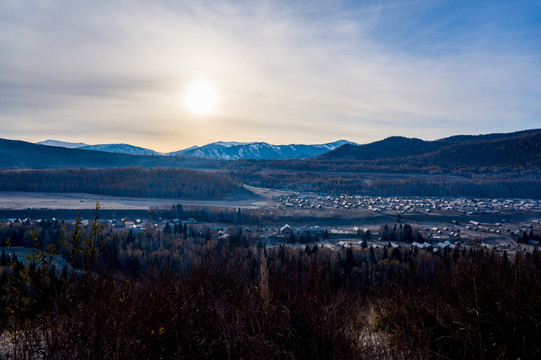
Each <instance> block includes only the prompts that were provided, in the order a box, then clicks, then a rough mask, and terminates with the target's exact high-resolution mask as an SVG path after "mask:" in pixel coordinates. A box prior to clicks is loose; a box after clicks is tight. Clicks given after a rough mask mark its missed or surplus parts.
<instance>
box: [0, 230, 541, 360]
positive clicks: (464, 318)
mask: <svg viewBox="0 0 541 360" xmlns="http://www.w3.org/2000/svg"><path fill="white" fill-rule="evenodd" d="M20 226H22V225H20ZM25 226H29V227H28V228H26V230H27V231H32V230H34V231H37V232H39V231H45V232H47V231H50V230H51V231H54V229H58V226H60V225H55V224H47V225H45V228H41V229H39V228H36V229H30V227H31V226H30V225H28V224H27V225H25ZM403 229H404V227H403ZM404 231H406V230H404ZM231 232H232V235H233V232H237V234H238V235H239V236H240V237H239V240H240V241H221V240H218V239H217V238H216V236H215V235H214V234H212V232H211V230H210V229H207V231H205V230H204V228H198V227H196V226H192V229H191V230H190V229H188V231H187V232H186V233H183V232H181V233H179V234H178V235H174V234H171V233H169V234H165V233H164V232H160V231H156V229H153V228H148V229H147V230H146V231H145V232H143V233H141V234H137V235H135V234H134V233H132V232H130V231H125V232H120V233H118V232H115V233H111V232H109V230H108V229H107V228H100V227H99V222H97V221H96V222H92V223H91V224H89V225H88V226H87V227H83V226H81V225H80V223H76V224H75V225H70V226H69V227H66V228H65V229H64V232H63V234H64V235H63V236H64V238H65V240H64V241H63V242H62V243H60V242H58V244H59V246H61V247H62V248H60V249H57V250H59V251H61V252H65V253H66V254H67V255H69V256H72V255H75V257H73V258H71V259H70V261H69V262H70V264H72V266H73V267H75V268H77V269H79V270H78V271H74V270H73V268H66V269H64V270H63V271H55V270H54V269H53V266H52V265H51V264H52V263H51V261H50V260H49V257H50V256H52V254H51V253H52V249H51V247H50V246H49V249H47V251H42V250H39V249H38V246H36V245H35V246H34V248H35V249H34V250H33V251H32V252H31V253H30V255H29V256H28V258H27V260H26V262H25V263H22V262H20V261H18V260H15V259H14V258H13V257H10V256H6V257H4V256H2V264H1V265H0V330H2V331H3V332H4V334H7V336H8V338H9V341H10V347H9V348H8V349H7V350H3V351H5V352H4V353H2V354H1V355H2V356H4V357H8V356H12V357H15V358H33V357H36V356H37V354H41V356H44V357H45V358H100V359H109V358H111V359H112V358H134V359H143V358H163V359H169V358H170V359H173V358H261V359H274V358H284V357H287V358H299V359H308V358H310V359H311V358H336V359H356V358H357V359H381V358H386V359H403V358H408V359H415V358H418V359H426V358H441V359H446V358H476V359H486V358H491V359H492V358H522V359H537V358H539V356H540V355H541V346H540V343H539V341H538V340H539V338H540V336H541V308H540V307H539V303H540V301H541V254H540V253H539V252H538V251H537V249H535V250H534V251H533V252H532V253H521V252H518V253H516V254H513V256H507V254H504V255H498V254H496V253H493V252H490V251H485V250H472V249H469V250H467V249H455V250H454V251H447V250H445V251H440V252H432V251H424V250H416V249H413V250H410V249H409V248H391V247H387V246H382V247H380V248H378V249H376V248H374V247H370V248H366V249H360V248H356V249H353V248H351V247H343V248H342V249H341V250H340V251H331V250H330V249H327V248H324V247H320V246H318V245H313V246H312V245H308V246H306V247H305V248H304V249H302V248H297V249H293V248H289V247H288V246H284V245H281V246H278V247H275V248H269V247H265V246H264V244H259V245H258V246H255V247H249V246H248V245H249V244H250V242H249V241H247V239H246V237H245V235H244V234H242V232H241V231H240V232H239V231H238V229H237V230H235V229H232V230H231ZM36 242H37V241H36ZM252 244H254V242H252ZM68 258H69V257H68ZM77 259H79V260H77Z"/></svg>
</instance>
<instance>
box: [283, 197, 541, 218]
mask: <svg viewBox="0 0 541 360" xmlns="http://www.w3.org/2000/svg"><path fill="white" fill-rule="evenodd" d="M274 200H275V201H276V202H278V203H280V204H281V205H282V206H285V207H287V208H316V209H322V208H335V209H366V210H371V211H374V212H388V211H394V212H401V213H417V214H420V213H431V212H441V211H451V212H454V213H460V214H465V215H478V214H497V213H500V212H505V211H532V210H534V211H535V210H539V211H541V200H525V199H492V200H486V199H485V200H482V199H469V198H468V199H467V198H435V197H426V198H420V197H381V196H378V197H374V196H360V195H339V196H332V195H328V196H313V195H301V196H287V197H285V196H277V197H274Z"/></svg>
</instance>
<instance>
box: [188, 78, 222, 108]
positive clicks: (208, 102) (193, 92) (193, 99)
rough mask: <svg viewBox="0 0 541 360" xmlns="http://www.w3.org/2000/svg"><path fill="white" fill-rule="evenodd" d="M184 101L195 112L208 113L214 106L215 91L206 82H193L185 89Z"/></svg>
mask: <svg viewBox="0 0 541 360" xmlns="http://www.w3.org/2000/svg"><path fill="white" fill-rule="evenodd" d="M184 103H185V105H186V107H187V108H188V110H189V111H191V112H193V113H195V114H199V115H207V114H210V113H212V111H213V110H214V108H215V106H216V91H215V90H214V88H213V87H212V86H211V85H210V84H208V83H204V82H197V83H193V84H191V85H190V86H189V87H188V89H187V91H186V94H185V97H184Z"/></svg>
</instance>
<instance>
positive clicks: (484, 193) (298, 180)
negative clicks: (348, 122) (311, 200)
mask: <svg viewBox="0 0 541 360" xmlns="http://www.w3.org/2000/svg"><path fill="white" fill-rule="evenodd" d="M232 177H233V178H234V179H237V180H238V181H243V182H245V183H248V184H250V185H253V186H261V187H268V188H280V189H294V190H298V191H314V192H319V193H332V194H352V195H370V196H441V197H456V196H465V197H479V198H533V199H541V179H540V178H518V179H517V178H506V179H499V178H496V179H493V178H492V179H491V178H475V179H461V178H454V177H437V178H430V177H427V176H419V177H414V176H412V177H411V178H398V179H396V178H393V177H392V176H389V177H385V178H383V177H379V178H377V177H375V178H371V177H362V176H360V175H359V174H347V173H345V174H341V175H332V174H331V175H329V174H326V173H324V172H287V171H274V172H264V171H259V172H252V171H246V172H245V171H242V172H233V173H232Z"/></svg>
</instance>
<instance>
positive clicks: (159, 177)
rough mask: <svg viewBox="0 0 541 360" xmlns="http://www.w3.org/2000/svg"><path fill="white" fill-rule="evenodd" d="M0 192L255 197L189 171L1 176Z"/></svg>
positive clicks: (227, 182)
mask: <svg viewBox="0 0 541 360" xmlns="http://www.w3.org/2000/svg"><path fill="white" fill-rule="evenodd" d="M0 191H40V192H72V193H73V192H83V193H89V194H100V195H114V196H125V197H143V198H172V199H175V198H177V199H178V198H184V199H223V198H233V197H234V198H242V197H250V196H252V197H253V196H254V194H252V193H251V192H249V191H247V190H245V189H244V188H243V187H242V186H241V185H240V184H239V183H237V182H235V181H233V180H231V179H230V178H229V177H228V176H226V175H223V174H215V173H210V172H204V171H195V170H185V169H160V168H156V169H149V170H146V169H142V168H134V167H129V168H117V169H77V170H31V171H30V170H29V171H2V172H0Z"/></svg>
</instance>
